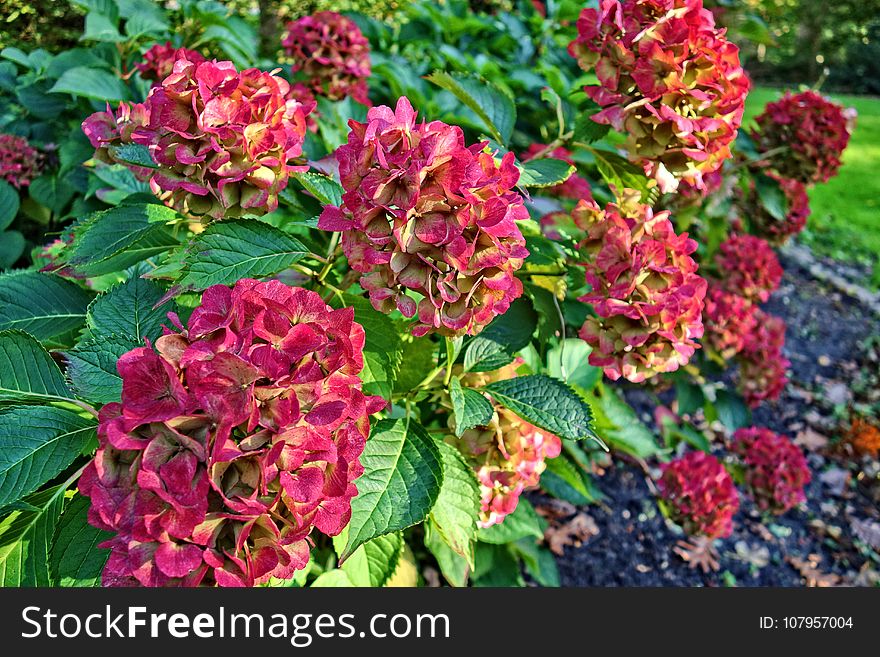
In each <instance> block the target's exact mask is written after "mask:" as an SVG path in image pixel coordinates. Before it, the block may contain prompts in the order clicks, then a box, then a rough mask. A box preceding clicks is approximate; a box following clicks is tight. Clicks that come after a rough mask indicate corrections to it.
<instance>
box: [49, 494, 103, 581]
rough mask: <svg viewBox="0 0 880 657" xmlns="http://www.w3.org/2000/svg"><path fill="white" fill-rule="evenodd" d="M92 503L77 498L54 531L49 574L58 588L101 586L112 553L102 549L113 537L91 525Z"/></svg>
mask: <svg viewBox="0 0 880 657" xmlns="http://www.w3.org/2000/svg"><path fill="white" fill-rule="evenodd" d="M90 505H91V501H90V500H89V498H87V497H84V496H83V495H79V494H77V495H74V497H73V499H72V500H70V502H69V503H68V504H67V508H65V509H64V513H63V514H62V515H61V520H59V522H58V526H57V528H56V529H55V540H54V541H52V552H51V553H50V555H49V571H50V573H51V576H52V582H53V583H54V584H55V585H57V586H78V587H87V586H100V585H101V571H102V570H103V569H104V564H106V563H107V559H108V558H109V557H110V550H107V549H104V548H99V547H98V543H102V542H104V541H106V540H108V539H110V538H112V537H113V534H111V533H110V532H105V531H104V530H102V529H98V528H97V527H92V526H91V525H90V524H89V521H88V511H89V506H90Z"/></svg>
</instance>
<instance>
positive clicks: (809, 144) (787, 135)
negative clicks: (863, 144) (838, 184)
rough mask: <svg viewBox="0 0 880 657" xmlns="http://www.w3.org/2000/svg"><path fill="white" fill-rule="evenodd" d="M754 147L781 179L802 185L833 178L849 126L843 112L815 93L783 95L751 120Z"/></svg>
mask: <svg viewBox="0 0 880 657" xmlns="http://www.w3.org/2000/svg"><path fill="white" fill-rule="evenodd" d="M755 122H756V123H757V125H758V128H757V130H756V131H755V132H753V134H752V137H753V138H754V140H755V142H756V144H757V146H758V148H759V149H760V150H761V151H762V152H765V153H771V152H772V155H770V156H769V157H768V158H767V159H768V161H769V164H770V166H771V167H772V168H773V169H775V170H776V171H777V172H778V173H779V175H780V176H781V177H783V178H790V179H792V180H798V181H800V182H802V183H805V184H810V183H818V182H827V181H828V180H829V179H830V178H832V177H833V176H835V175H837V171H838V169H839V168H840V165H841V160H840V158H841V156H842V155H843V151H844V149H845V148H846V146H847V144H848V143H849V137H850V132H851V129H852V124H851V121H850V117H849V116H848V113H847V111H846V110H844V109H843V108H842V107H841V106H840V105H838V104H836V103H833V102H831V101H829V100H826V99H825V98H823V97H822V96H821V95H820V94H818V93H816V92H815V91H804V92H802V93H798V94H791V93H787V94H785V95H784V96H783V97H782V98H780V99H779V100H778V101H776V102H774V103H769V104H768V105H767V107H766V108H764V112H763V113H762V114H761V115H760V116H758V117H756V118H755Z"/></svg>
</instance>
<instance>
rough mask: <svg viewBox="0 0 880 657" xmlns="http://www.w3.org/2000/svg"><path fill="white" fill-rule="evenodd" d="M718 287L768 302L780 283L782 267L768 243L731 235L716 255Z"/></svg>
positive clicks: (740, 235)
mask: <svg viewBox="0 0 880 657" xmlns="http://www.w3.org/2000/svg"><path fill="white" fill-rule="evenodd" d="M715 264H716V265H717V267H718V272H719V276H720V277H721V284H722V285H723V286H724V288H725V289H726V290H728V291H730V292H733V293H734V294H738V295H740V296H742V297H744V298H746V299H749V300H751V301H754V302H758V301H762V302H763V301H767V299H769V298H770V295H771V294H772V293H773V292H774V291H775V290H776V289H777V288H778V287H779V283H780V282H781V281H782V266H781V265H780V264H779V259H778V258H777V257H776V254H775V253H774V252H773V249H772V248H771V246H770V244H768V243H767V240H764V239H761V238H760V237H756V236H754V235H746V234H743V233H734V234H733V235H731V236H730V237H729V238H728V239H727V240H725V241H724V242H722V243H721V245H720V246H719V247H718V252H717V253H716V254H715Z"/></svg>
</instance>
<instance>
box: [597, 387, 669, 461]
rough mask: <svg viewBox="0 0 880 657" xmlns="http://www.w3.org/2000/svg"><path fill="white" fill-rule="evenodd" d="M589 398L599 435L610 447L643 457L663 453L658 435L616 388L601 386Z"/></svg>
mask: <svg viewBox="0 0 880 657" xmlns="http://www.w3.org/2000/svg"><path fill="white" fill-rule="evenodd" d="M587 399H588V401H589V402H590V407H591V408H592V409H593V412H594V416H595V429H596V433H597V434H599V436H600V437H601V438H602V440H604V441H605V442H607V443H608V444H609V445H610V446H612V447H614V448H616V449H619V450H621V451H623V452H626V453H627V454H632V455H634V456H638V457H640V458H648V457H650V456H653V455H654V454H656V453H657V452H658V451H659V446H658V445H657V441H656V440H655V439H654V434H653V433H652V432H651V430H650V429H648V427H646V426H645V425H644V424H643V423H642V421H641V420H639V418H638V416H637V415H636V412H635V410H633V408H632V406H630V405H629V404H627V403H626V402H625V401H623V400H622V399H621V398H620V397H619V396H618V394H617V393H616V392H615V391H614V390H613V389H611V388H608V387H605V386H601V385H600V386H597V387H596V388H595V390H594V391H593V392H592V393H591V394H590V395H589V396H588V397H587Z"/></svg>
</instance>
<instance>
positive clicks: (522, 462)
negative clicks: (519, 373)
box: [448, 363, 562, 528]
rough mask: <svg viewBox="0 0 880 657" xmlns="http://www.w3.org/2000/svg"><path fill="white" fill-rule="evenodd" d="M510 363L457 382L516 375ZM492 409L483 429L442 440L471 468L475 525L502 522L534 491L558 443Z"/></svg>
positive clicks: (474, 384)
mask: <svg viewBox="0 0 880 657" xmlns="http://www.w3.org/2000/svg"><path fill="white" fill-rule="evenodd" d="M518 364H519V363H514V364H512V365H510V366H508V367H505V368H502V369H500V370H495V371H494V372H490V373H481V374H469V375H466V376H465V377H463V379H462V382H463V383H464V384H466V385H469V386H471V387H478V386H483V385H487V384H488V383H491V382H492V381H500V380H502V379H510V378H513V377H515V376H516V367H517V366H518ZM493 405H494V406H495V413H494V414H493V416H492V420H491V421H490V422H489V424H488V425H486V426H482V427H474V428H473V429H468V430H467V431H465V432H463V433H462V435H461V437H460V438H453V437H450V438H448V441H449V442H450V443H451V444H452V445H454V446H455V447H457V448H458V449H459V450H460V451H461V452H462V454H464V456H465V458H467V459H468V461H469V462H470V463H471V464H472V465H473V467H474V470H475V471H476V473H477V479H478V480H479V482H480V498H481V503H480V519H479V520H478V521H477V524H478V525H479V526H480V527H483V528H486V527H491V526H492V525H496V524H498V523H501V522H503V521H504V519H505V518H506V517H507V516H508V515H510V514H511V513H513V512H514V511H515V510H516V506H517V504H518V503H519V497H520V495H522V493H523V491H525V490H528V489H530V488H534V487H535V486H537V485H538V483H539V481H540V479H541V473H543V472H544V470H545V469H546V467H547V466H546V463H545V461H546V459H552V458H556V457H557V456H559V454H560V453H561V451H562V441H561V440H560V439H559V438H558V437H557V436H555V435H553V434H552V433H548V432H547V431H543V430H541V429H538V428H537V427H535V426H533V425H531V424H529V423H528V422H526V421H525V420H523V419H522V418H520V417H519V416H518V415H516V414H515V413H513V412H512V411H510V410H508V409H506V408H504V407H503V406H500V405H498V404H493Z"/></svg>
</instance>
